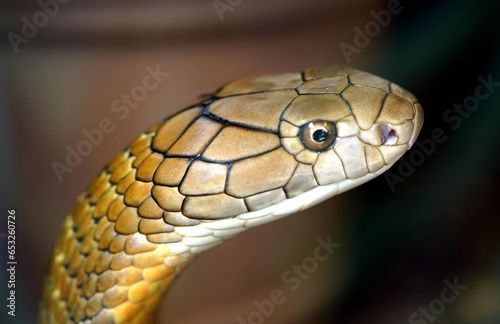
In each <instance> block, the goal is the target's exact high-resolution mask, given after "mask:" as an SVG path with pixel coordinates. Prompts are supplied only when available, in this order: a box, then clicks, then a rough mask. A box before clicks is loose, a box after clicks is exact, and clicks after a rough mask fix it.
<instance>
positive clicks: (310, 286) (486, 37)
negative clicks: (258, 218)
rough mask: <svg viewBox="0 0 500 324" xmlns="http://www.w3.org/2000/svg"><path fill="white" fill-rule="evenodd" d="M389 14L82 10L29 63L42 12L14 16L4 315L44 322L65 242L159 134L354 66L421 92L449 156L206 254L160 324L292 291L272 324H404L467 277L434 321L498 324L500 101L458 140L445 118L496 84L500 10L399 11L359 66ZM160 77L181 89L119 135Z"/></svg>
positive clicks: (215, 317) (3, 97) (108, 6)
mask: <svg viewBox="0 0 500 324" xmlns="http://www.w3.org/2000/svg"><path fill="white" fill-rule="evenodd" d="M224 2H226V1H224ZM387 4H388V2H387V1H378V0H371V1H325V0H314V1H286V0H275V1H264V0H243V1H242V2H241V3H240V4H239V5H237V6H235V7H234V10H233V11H227V12H225V13H224V20H223V21H221V20H220V19H219V17H218V15H217V12H216V11H215V9H214V6H213V3H212V1H190V2H187V1H168V2H167V1H165V2H160V1H143V2H132V1H124V2H123V1H108V2H106V3H102V2H98V1H86V2H80V3H79V2H70V3H69V4H67V5H64V6H61V7H60V8H59V9H60V10H59V12H58V14H57V15H55V16H54V17H53V18H51V19H50V21H49V23H48V24H47V25H46V26H44V27H41V28H40V30H39V31H38V34H37V35H36V36H35V37H33V38H32V39H29V42H28V44H22V45H20V46H19V52H18V53H17V54H16V53H15V52H14V50H13V48H12V46H11V44H10V43H9V40H8V38H7V35H8V33H9V32H14V33H16V34H21V27H22V25H23V22H22V21H21V18H22V17H23V16H26V17H28V18H30V17H32V16H33V14H35V13H36V12H37V11H39V10H40V7H39V6H38V5H36V4H30V3H28V2H27V1H26V2H22V1H21V2H17V1H16V2H14V1H10V2H9V1H7V2H5V3H4V4H3V5H2V7H3V8H2V9H1V10H0V12H1V13H2V14H3V17H2V18H1V21H2V22H1V23H0V24H1V25H0V30H1V35H2V38H3V42H2V43H1V45H2V47H1V51H0V55H1V56H0V57H1V62H2V70H1V72H2V74H1V76H0V78H1V79H0V84H1V89H0V104H1V112H2V113H1V116H0V118H1V119H0V126H1V134H0V135H1V139H0V143H1V145H2V154H1V166H2V167H1V171H0V172H1V177H2V178H1V184H0V186H1V198H0V199H1V200H0V202H1V207H2V209H1V210H2V215H3V216H2V219H4V218H6V210H7V209H12V208H15V209H16V214H17V233H16V244H17V245H16V251H17V254H16V256H17V258H18V262H19V263H18V268H17V274H16V275H17V284H18V285H17V291H16V294H17V316H16V318H15V319H14V321H13V318H11V317H8V316H7V315H6V312H7V309H6V308H4V307H3V306H0V319H2V322H5V323H7V322H9V323H12V322H13V323H31V322H34V321H35V319H36V307H37V300H38V298H39V294H40V290H41V283H42V275H43V271H44V268H45V266H46V264H47V260H48V258H49V256H50V251H51V247H52V244H53V239H54V237H55V236H56V233H57V232H58V230H59V227H60V224H61V222H62V220H63V219H64V217H65V215H66V214H67V213H68V211H69V210H70V209H71V206H72V204H73V201H74V200H75V197H76V196H77V195H78V194H79V193H80V192H81V191H82V190H83V189H84V188H85V187H86V186H87V185H88V183H89V182H90V180H91V179H92V177H93V176H94V175H95V174H97V173H98V172H99V170H100V169H101V168H102V167H103V166H104V165H105V164H106V163H107V162H108V161H109V160H110V159H111V158H113V156H114V155H115V154H116V153H117V152H118V151H120V150H121V149H122V148H123V147H125V146H126V145H127V144H128V143H129V142H130V141H131V140H132V139H133V138H134V137H135V136H137V135H138V134H139V133H140V132H142V131H143V130H145V129H146V128H147V127H148V126H150V125H151V124H153V123H155V122H157V121H159V120H161V119H162V118H164V117H166V116H168V115H170V114H171V113H173V112H175V111H178V110H179V109H180V108H182V107H183V106H185V105H186V104H188V103H189V102H191V101H192V100H193V99H195V98H196V97H197V96H198V95H200V94H202V93H206V92H208V91H210V90H213V89H214V88H216V87H218V86H220V85H221V84H223V83H225V82H227V81H230V80H233V79H237V78H240V77H243V76H248V75H253V74H259V73H269V72H284V71H287V72H289V71H293V72H294V71H300V70H302V69H304V68H306V67H310V66H315V65H325V64H331V63H337V64H347V63H350V64H352V65H354V66H356V67H358V68H361V69H364V70H367V71H370V72H373V73H375V74H378V75H381V76H383V77H385V78H387V79H390V80H392V81H394V82H396V83H398V84H400V85H401V86H403V87H405V88H407V89H409V90H411V92H413V93H414V94H415V95H416V96H417V98H419V99H420V100H421V102H422V104H423V107H424V110H425V112H426V121H425V126H424V129H423V130H422V133H421V137H420V138H421V139H426V138H427V139H428V138H430V137H431V133H432V130H434V129H436V128H442V129H443V130H444V131H445V133H446V134H447V136H448V139H447V141H446V142H445V143H443V144H438V145H436V150H435V151H433V152H432V154H430V155H429V156H426V157H425V161H423V163H422V165H420V166H418V167H416V168H415V171H414V172H413V173H412V174H411V175H410V176H408V177H407V178H406V180H405V182H404V183H398V184H397V185H396V190H395V192H391V190H390V187H389V186H388V184H387V182H386V180H385V179H384V178H383V177H380V178H378V179H376V180H374V181H372V182H371V183H369V184H367V185H365V186H363V187H361V188H359V189H356V190H354V191H351V192H348V193H346V194H343V195H341V196H339V197H335V198H333V199H331V200H329V201H328V202H325V203H322V204H320V205H318V206H316V207H313V208H311V209H310V210H308V211H305V212H303V213H300V214H297V215H294V216H291V217H288V218H287V219H284V220H280V221H277V222H275V223H272V224H269V225H266V226H263V227H260V228H256V229H254V230H251V231H249V232H247V233H244V234H242V235H240V236H238V237H236V238H233V239H231V240H230V242H228V243H225V244H222V245H221V246H219V247H217V248H215V249H213V250H211V251H209V252H207V253H205V254H203V255H202V256H200V257H199V258H198V260H197V261H196V262H194V263H193V264H192V265H191V266H190V267H189V268H188V269H187V270H186V272H185V273H184V274H183V275H182V276H181V277H180V279H179V280H178V282H176V284H175V285H174V287H173V289H172V290H171V291H170V293H169V295H168V298H167V300H166V301H165V303H164V304H163V308H162V314H161V320H160V321H159V322H168V323H237V320H236V318H237V317H238V316H242V317H244V318H246V317H247V316H248V314H250V313H251V312H252V311H254V310H255V305H254V304H253V302H254V301H255V300H256V301H262V300H264V299H269V296H270V294H271V292H272V291H273V290H274V289H281V290H282V291H283V292H284V293H285V295H286V298H287V299H286V301H285V302H284V303H283V304H282V305H278V306H276V309H275V310H274V313H273V314H272V315H271V316H270V317H269V318H266V320H265V323H331V322H334V323H407V322H408V318H409V316H410V314H411V313H413V312H415V311H418V308H419V307H420V306H428V305H429V303H431V302H432V301H433V300H434V299H436V298H439V296H440V293H441V291H442V289H443V288H444V287H445V286H444V284H443V281H444V280H445V279H448V280H450V281H453V278H455V277H458V281H459V283H460V284H463V285H467V286H468V287H469V288H467V290H466V291H465V292H463V294H462V295H461V296H459V297H458V298H457V300H456V301H455V302H453V303H451V304H450V305H447V306H446V309H445V311H444V312H443V313H442V314H440V315H439V316H438V317H437V318H436V321H434V323H497V322H498V321H499V320H500V311H499V307H498V304H499V302H500V280H499V278H498V273H499V271H498V270H500V269H499V264H500V259H499V255H500V244H499V239H498V229H499V225H500V222H499V220H498V203H497V199H498V198H497V197H498V185H497V182H498V180H500V179H499V172H498V163H499V162H500V157H499V152H498V140H499V137H500V136H499V132H498V131H497V130H496V127H497V125H498V120H499V117H500V114H499V111H498V105H499V103H500V98H499V94H498V92H500V91H498V88H497V89H496V90H497V91H496V92H493V93H492V94H491V96H490V97H489V98H488V99H487V100H484V101H481V102H480V106H479V108H478V109H477V110H476V111H475V112H473V113H471V115H470V117H467V118H463V119H462V121H463V124H462V126H460V127H459V128H457V129H456V130H454V129H452V128H451V127H450V126H451V125H452V124H450V123H446V121H444V119H443V113H444V112H445V111H446V110H448V109H450V108H452V107H453V104H454V103H462V102H463V100H464V98H466V97H467V96H469V95H471V94H473V93H474V89H475V88H476V86H477V85H478V84H479V83H478V79H477V78H478V76H481V75H482V76H484V77H487V76H488V75H489V74H492V76H493V80H500V67H499V63H498V57H500V50H499V48H500V47H499V46H500V42H499V41H498V25H495V24H494V23H495V22H496V21H498V18H499V17H498V15H497V13H498V6H497V5H495V4H493V3H492V2H491V3H488V2H487V1H434V2H430V1H428V2H425V1H413V2H409V1H406V2H405V1H403V2H401V6H402V7H403V10H402V11H401V13H399V14H397V15H392V17H391V22H390V23H389V24H388V25H387V26H386V27H383V28H381V31H380V33H378V34H377V35H376V36H374V37H373V38H371V40H370V43H369V44H367V46H366V47H364V48H362V49H361V50H360V53H359V54H353V55H352V56H351V59H352V62H347V61H346V57H345V56H344V55H343V53H342V51H341V49H340V44H341V43H342V42H345V43H349V44H351V45H353V42H354V37H355V31H354V28H355V27H359V28H361V29H364V27H365V25H366V24H367V23H369V22H371V21H374V18H373V16H372V15H371V14H370V11H372V10H375V11H379V10H382V9H385V8H386V7H387ZM157 64H159V65H160V67H161V68H160V69H161V70H162V71H165V72H168V73H169V76H168V77H167V78H165V80H164V82H163V83H161V84H160V85H159V87H158V88H157V89H155V90H151V91H150V92H148V95H147V97H146V99H145V100H144V101H143V102H141V103H140V105H139V106H138V107H137V108H136V109H135V110H132V111H131V113H130V115H129V116H128V117H127V118H125V119H124V120H120V119H119V118H118V115H117V114H116V113H113V112H112V111H111V109H110V107H111V103H112V102H113V101H114V100H115V99H119V98H120V96H121V94H122V93H125V94H130V92H131V90H132V88H133V87H135V86H137V85H140V84H141V83H142V78H143V77H144V75H146V71H145V67H146V66H151V67H154V66H156V65H157ZM103 118H110V119H111V120H112V121H113V123H114V125H115V126H116V128H115V130H114V131H113V132H112V133H110V134H107V135H105V136H104V139H103V141H102V143H101V144H100V145H98V146H97V147H94V148H93V151H92V153H91V154H90V155H89V156H87V157H84V158H83V161H82V162H81V164H80V165H78V166H77V167H75V168H74V171H73V172H72V173H70V174H65V175H64V177H63V181H62V182H59V181H58V180H57V178H56V176H55V174H54V172H53V170H52V168H51V163H52V162H53V161H59V162H63V161H64V158H65V155H66V151H65V147H66V145H69V146H71V147H75V146H76V145H77V143H78V142H79V141H81V140H82V139H84V137H83V135H82V133H81V132H82V130H84V129H86V130H89V129H92V128H96V127H97V126H98V124H99V121H100V120H101V119H103ZM407 158H408V156H407ZM398 166H399V165H398V164H397V165H396V166H395V167H394V169H392V170H391V171H393V172H394V173H396V172H397V168H398ZM5 226H6V221H1V223H0V232H1V233H5V232H6V230H5ZM328 236H331V237H332V241H334V242H337V243H340V244H341V247H340V248H338V249H337V250H336V251H335V253H334V254H333V255H331V257H330V258H329V259H328V260H327V261H325V262H322V263H320V264H319V267H318V270H316V271H315V272H313V273H311V275H310V278H309V279H307V280H304V281H302V282H301V286H300V288H299V289H298V290H297V291H294V292H292V291H291V290H290V289H289V287H290V286H289V285H286V284H284V283H283V282H282V280H281V276H282V275H283V273H284V272H285V271H287V270H289V269H290V267H291V266H292V265H294V264H301V263H302V260H303V259H304V258H306V257H308V256H311V255H312V251H313V249H314V248H315V247H316V246H317V243H316V238H317V237H322V238H326V237H328ZM5 243H6V241H5V239H2V240H1V242H0V248H1V250H0V251H1V253H2V254H1V255H2V258H1V260H5V250H6V249H5ZM1 262H3V261H1ZM2 267H3V266H2ZM2 276H5V272H3V271H2V272H1V273H0V279H1V281H0V292H2V293H3V295H2V300H5V299H3V298H6V297H4V295H5V294H6V291H5V290H6V287H5V286H6V285H5V284H4V282H6V279H5V278H4V277H2ZM5 296H6V295H5Z"/></svg>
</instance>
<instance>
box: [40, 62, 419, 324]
mask: <svg viewBox="0 0 500 324" xmlns="http://www.w3.org/2000/svg"><path fill="white" fill-rule="evenodd" d="M318 120H321V121H326V122H328V123H330V124H332V125H336V126H335V127H336V128H335V129H334V130H333V131H335V132H336V133H332V134H330V135H328V136H336V137H335V138H332V144H331V145H329V146H328V147H324V148H323V147H321V145H322V144H321V142H320V143H319V144H318V145H319V147H321V149H311V147H308V146H307V141H304V139H303V138H301V136H304V135H302V134H303V133H302V129H303V127H304V125H307V124H308V123H310V122H314V121H318ZM382 123H388V124H391V127H392V128H391V129H395V130H396V132H397V135H398V139H397V143H395V144H394V145H390V146H384V145H382V144H383V143H382V141H383V139H381V138H382V137H381V135H380V134H381V131H382V130H381V127H382V126H381V124H382ZM313 124H314V123H313ZM421 124H422V113H421V107H420V105H419V104H418V102H417V100H416V99H415V98H414V97H413V96H412V95H411V94H409V93H408V92H406V91H405V90H403V89H402V88H400V87H398V86H396V85H394V84H392V83H390V82H388V81H386V80H384V79H381V78H379V77H376V76H373V75H371V74H368V73H365V72H361V71H357V70H354V69H352V68H348V67H327V68H313V69H308V70H306V71H304V72H302V73H285V74H277V75H264V76H260V77H253V78H246V79H241V80H238V81H235V82H232V83H229V84H227V85H226V86H224V87H222V88H221V89H219V90H218V91H216V92H215V93H213V94H212V95H211V96H209V99H208V100H204V101H202V102H200V103H199V104H196V105H193V106H192V107H189V108H187V109H185V110H184V111H182V112H180V113H178V114H176V115H174V116H172V117H170V118H169V119H167V120H166V121H165V122H163V123H162V124H158V125H156V126H153V127H152V128H150V129H149V130H148V131H147V132H145V133H143V134H141V135H140V136H139V137H138V138H137V139H136V140H135V141H133V142H132V143H131V145H130V146H129V147H128V148H127V149H126V150H125V151H123V152H122V153H120V154H119V155H118V156H117V157H116V158H115V159H114V160H113V161H112V162H111V163H109V165H108V166H107V167H106V168H105V169H104V170H103V171H102V172H101V174H99V175H98V176H97V178H96V179H95V180H94V181H93V182H92V183H91V185H90V186H89V188H88V189H87V191H85V192H84V193H82V194H81V195H80V196H79V197H78V199H77V202H76V205H75V207H74V208H73V210H72V211H71V213H70V215H69V216H68V217H67V219H66V221H65V222H64V226H63V229H62V231H61V234H60V236H59V239H58V241H57V243H56V246H55V249H54V255H53V258H52V261H51V266H50V269H49V275H48V277H47V278H46V281H45V287H44V295H43V301H42V304H41V313H40V321H41V322H42V323H69V322H95V323H125V322H127V323H146V322H150V321H152V320H153V319H154V317H155V314H156V312H157V309H158V304H159V303H160V302H161V300H162V298H163V295H164V294H165V292H166V290H167V289H168V287H169V285H170V284H171V283H172V281H173V280H174V278H175V277H176V275H177V274H179V273H180V272H181V271H182V270H183V269H184V268H185V267H186V266H187V265H188V263H189V262H190V261H191V260H192V259H193V257H194V255H193V254H192V253H190V252H189V251H188V252H175V251H173V250H170V249H171V247H172V245H169V244H174V243H176V242H181V241H182V240H183V236H182V235H180V234H178V233H176V231H175V229H176V227H186V226H196V225H198V224H200V222H201V221H207V220H218V219H224V218H231V217H234V216H237V215H239V214H242V213H246V212H248V211H255V210H259V209H262V208H265V207H267V206H270V205H274V204H277V203H279V202H282V201H284V200H286V199H288V198H291V197H295V196H298V195H300V194H301V193H304V192H306V191H308V190H311V189H313V188H315V187H317V186H318V185H328V184H331V183H335V182H339V181H343V180H345V179H355V178H357V177H361V176H363V175H365V174H367V173H368V172H375V171H377V170H379V169H380V168H381V167H383V166H384V165H387V164H391V163H393V162H394V161H395V160H396V159H397V158H399V157H400V156H401V154H402V152H404V151H406V150H407V149H408V148H409V147H410V146H411V144H413V142H414V141H415V137H416V134H418V130H419V129H420V127H421ZM314 125H316V124H314ZM333 131H332V132H333ZM311 134H314V133H311Z"/></svg>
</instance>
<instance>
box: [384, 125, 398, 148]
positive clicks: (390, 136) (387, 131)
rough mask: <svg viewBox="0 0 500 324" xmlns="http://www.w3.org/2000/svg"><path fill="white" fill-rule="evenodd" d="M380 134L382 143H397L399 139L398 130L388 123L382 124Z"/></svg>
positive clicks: (390, 144)
mask: <svg viewBox="0 0 500 324" xmlns="http://www.w3.org/2000/svg"><path fill="white" fill-rule="evenodd" d="M380 135H381V136H382V145H389V146H392V145H395V144H396V143H397V142H398V139H399V136H398V134H397V133H396V131H395V130H394V129H393V128H392V127H391V126H390V125H387V124H382V125H380Z"/></svg>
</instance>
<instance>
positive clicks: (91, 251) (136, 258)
mask: <svg viewBox="0 0 500 324" xmlns="http://www.w3.org/2000/svg"><path fill="white" fill-rule="evenodd" d="M95 208H96V206H93V204H92V202H91V196H90V195H88V194H86V193H84V194H82V195H81V196H80V198H79V199H78V201H77V203H76V205H75V207H74V209H73V211H72V213H71V215H70V216H69V217H68V218H67V219H66V221H65V223H64V226H63V230H62V232H61V235H60V236H59V239H58V242H57V244H56V249H55V252H54V255H53V258H52V262H51V267H50V271H49V276H48V277H47V278H46V282H45V289H44V295H43V302H42V305H41V312H40V314H41V316H40V322H41V323H70V322H71V323H74V322H83V323H85V322H93V323H124V322H127V323H146V322H151V321H153V320H154V318H155V316H156V313H157V310H158V308H159V307H158V306H159V303H160V302H161V300H162V299H163V296H164V295H165V292H166V291H167V289H168V288H169V287H170V285H171V284H172V282H173V281H174V279H175V278H176V276H177V275H178V274H179V273H180V272H182V271H183V269H184V268H185V267H186V266H187V265H188V264H189V262H190V261H191V260H192V259H193V255H191V254H188V253H180V254H176V253H173V252H172V251H171V250H170V249H169V247H168V244H165V245H157V244H152V243H150V242H148V241H147V239H146V238H145V236H144V235H142V234H140V233H134V234H129V235H123V234H117V233H116V232H115V230H114V229H115V226H114V225H115V224H114V223H113V222H110V221H109V220H108V219H107V218H105V217H104V218H99V219H95V218H94V217H93V215H95ZM92 211H94V212H92ZM87 231H88V233H91V235H83V233H84V232H87Z"/></svg>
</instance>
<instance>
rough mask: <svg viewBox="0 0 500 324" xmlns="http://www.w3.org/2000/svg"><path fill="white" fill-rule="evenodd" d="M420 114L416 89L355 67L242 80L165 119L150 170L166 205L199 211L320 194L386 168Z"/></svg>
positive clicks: (249, 208)
mask: <svg viewBox="0 0 500 324" xmlns="http://www.w3.org/2000/svg"><path fill="white" fill-rule="evenodd" d="M422 121H423V113H422V108H421V106H420V104H419V103H418V101H417V99H416V98H415V97H414V96H413V95H411V94H410V93H409V92H407V91H406V90H403V89H402V88H401V87H399V86H397V85H395V84H393V83H391V82H389V81H386V80H384V79H382V78H379V77H377V76H374V75H372V74H369V73H366V72H362V71H358V70H355V69H353V68H349V67H326V68H312V69H307V70H305V71H303V72H301V73H283V74H271V75H263V76H258V77H250V78H246V79H240V80H237V81H234V82H231V83H229V84H227V85H225V86H223V87H221V88H220V89H218V90H217V91H215V92H214V93H213V94H211V95H210V96H209V97H208V99H206V98H205V99H204V100H203V101H201V102H200V103H197V104H195V105H193V106H192V107H189V108H188V109H186V110H184V111H182V112H181V113H179V114H177V115H175V116H173V117H171V118H170V119H168V120H167V121H166V122H165V123H164V124H163V125H161V126H160V127H159V129H158V131H157V132H156V133H155V135H154V138H153V139H152V148H153V151H154V152H156V153H158V154H161V155H159V156H158V159H156V160H157V161H161V160H162V159H163V161H162V162H161V163H160V164H159V166H158V168H157V169H155V170H154V171H155V173H154V175H153V174H148V177H147V179H152V180H153V183H154V187H153V191H152V193H153V195H152V197H153V199H154V200H155V201H156V202H158V203H159V204H160V206H162V205H164V206H165V208H166V211H167V212H168V211H169V210H168V208H167V207H170V208H172V210H175V211H181V212H182V214H183V215H184V216H187V217H189V218H194V219H219V218H225V217H234V216H237V215H242V214H245V213H249V212H254V211H258V210H262V209H264V208H266V207H270V206H275V205H277V204H279V203H283V204H285V203H289V202H290V201H291V200H290V199H292V198H295V197H299V196H300V195H303V194H309V195H317V197H318V198H317V199H316V198H314V199H312V201H314V202H317V201H319V200H324V199H326V198H328V197H330V196H333V195H335V194H337V193H340V192H343V191H345V190H347V189H349V188H352V187H354V186H357V185H359V184H361V183H364V182H366V181H368V180H369V179H371V178H373V177H375V176H377V175H379V174H381V173H382V172H383V171H385V170H387V169H388V168H389V167H390V166H391V165H392V164H393V163H394V162H395V161H396V160H397V159H399V158H400V157H401V156H402V155H403V154H404V152H405V151H406V150H408V149H409V148H410V147H411V145H412V144H413V143H414V142H415V139H416V137H417V135H418V133H419V131H420V128H421V126H422ZM140 169H141V167H140V166H139V172H138V174H140V173H141V172H140V171H141V170H140ZM139 180H140V179H139ZM145 180H146V178H145ZM169 195H170V196H169ZM304 198H305V197H302V198H297V199H296V200H299V201H300V200H302V201H305V199H304ZM308 200H311V199H310V198H308ZM172 202H177V203H175V204H174V203H172ZM173 205H175V206H173ZM280 206H281V205H280ZM278 208H282V207H278ZM300 208H302V207H300ZM295 209H296V208H295ZM265 212H267V210H266V211H265Z"/></svg>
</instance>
